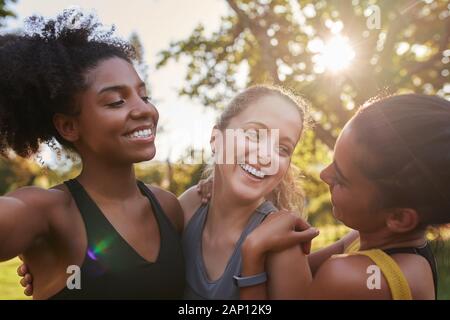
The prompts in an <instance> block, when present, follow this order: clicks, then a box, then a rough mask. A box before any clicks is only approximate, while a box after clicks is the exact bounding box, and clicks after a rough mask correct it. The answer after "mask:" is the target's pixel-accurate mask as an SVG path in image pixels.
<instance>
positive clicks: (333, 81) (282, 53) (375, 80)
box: [0, 0, 450, 299]
mask: <svg viewBox="0 0 450 320" xmlns="http://www.w3.org/2000/svg"><path fill="white" fill-rule="evenodd" d="M73 5H75V6H79V7H81V8H83V9H86V10H88V11H94V12H95V13H96V14H97V15H98V16H99V19H100V21H102V22H103V23H105V24H110V25H111V24H114V25H116V27H117V32H118V34H119V35H120V36H121V37H123V38H125V39H129V40H130V41H131V42H132V43H133V44H134V45H135V47H136V48H137V49H138V53H139V54H138V62H137V68H138V70H139V72H140V74H141V76H142V77H143V79H144V80H145V81H146V82H147V83H148V87H149V88H150V93H151V96H152V100H153V102H154V104H155V105H156V106H157V107H158V109H159V112H160V128H159V131H158V138H157V139H156V146H157V156H156V158H155V159H154V160H152V161H151V162H148V163H142V164H138V165H136V170H137V174H138V177H139V178H140V179H142V180H144V181H145V182H147V183H152V184H156V185H159V186H162V187H163V188H166V189H167V190H170V191H171V192H173V193H175V194H177V195H179V194H180V193H182V192H183V191H184V190H185V189H186V188H188V187H190V186H191V185H194V184H196V183H197V181H198V180H199V178H200V174H201V171H202V169H203V166H204V164H205V162H206V161H207V160H208V158H209V156H210V150H209V138H210V133H211V129H212V126H213V124H214V121H215V118H216V117H217V115H218V114H219V113H220V110H221V109H222V108H223V107H224V106H225V105H226V103H227V102H228V101H229V100H230V98H231V97H233V95H235V94H236V93H237V92H239V91H240V90H241V89H243V88H245V87H247V86H249V85H252V84H258V83H272V84H278V85H282V86H285V87H287V88H289V89H291V90H292V91H294V92H295V93H297V94H301V95H303V96H304V97H305V98H307V99H308V100H309V101H311V116H312V118H313V120H314V122H315V124H314V127H313V129H310V130H308V131H307V132H306V133H305V135H304V138H303V141H302V142H301V143H300V144H299V145H298V147H297V149H296V152H295V155H294V156H293V162H294V163H295V164H296V165H297V166H298V167H299V168H300V169H301V171H302V173H303V178H302V185H303V187H304V189H305V193H306V195H307V211H308V214H309V220H310V222H311V223H312V224H313V225H315V226H318V227H319V228H320V229H321V235H320V236H319V238H318V239H317V241H315V243H314V247H315V248H316V249H317V248H320V247H322V246H324V245H326V244H329V243H331V242H332V241H335V240H337V239H338V238H339V237H341V236H342V235H343V234H345V232H346V231H347V230H346V228H345V227H344V226H342V225H340V224H338V223H337V222H336V221H335V220H334V219H333V217H332V215H331V204H330V201H329V200H330V199H329V194H328V188H327V187H326V186H325V184H323V183H321V182H320V180H319V176H318V174H319V172H320V170H321V169H322V168H323V167H324V166H325V165H326V164H327V163H328V162H330V160H331V155H332V153H331V152H332V149H333V145H334V142H335V140H336V137H337V135H338V134H339V131H340V129H341V128H342V126H343V125H344V124H345V123H346V121H347V120H348V119H349V118H350V117H351V116H352V115H353V113H354V112H355V111H356V110H357V108H358V106H360V105H361V104H363V103H364V102H365V101H366V100H368V99H369V98H371V97H373V96H375V95H377V94H382V93H406V92H416V93H425V94H437V95H440V96H442V97H444V98H446V99H449V100H450V63H449V62H450V4H449V1H448V0H434V1H433V0H420V1H419V0H396V1H392V0H384V1H383V0H378V1H377V0H328V1H325V0H322V1H320V0H319V1H309V0H185V1H179V0H130V1H128V2H127V3H126V5H125V4H124V2H123V1H113V0H109V1H106V0H90V1H88V0H78V1H76V0H58V1H51V0H0V33H6V32H20V31H21V29H22V28H23V19H24V18H25V17H27V16H30V15H32V14H39V15H44V16H55V15H56V14H57V13H59V12H61V11H62V10H63V9H64V8H67V7H70V6H73ZM0 74H1V71H0ZM55 149H56V151H55ZM79 170H80V163H79V161H78V160H77V159H76V157H73V156H71V155H67V154H65V153H64V152H59V151H58V146H56V147H54V148H53V149H52V148H49V147H48V146H46V145H43V146H42V148H41V152H40V153H39V155H37V156H36V157H35V158H34V159H22V158H19V157H15V156H14V155H12V156H11V158H10V159H5V158H0V195H2V194H4V193H6V192H8V191H11V190H14V189H16V188H18V187H21V186H26V185H38V186H41V187H46V188H47V187H50V186H52V185H54V184H58V183H61V182H62V181H64V180H67V179H68V178H72V177H74V176H76V175H77V174H78V172H79ZM429 237H430V239H432V240H433V239H435V238H438V240H434V241H433V243H434V245H435V247H436V252H437V258H438V264H439V267H440V270H439V272H440V278H441V279H440V288H439V298H440V299H450V256H449V255H450V231H449V228H442V230H438V231H433V232H430V234H429ZM18 264H19V261H18V259H14V260H11V261H8V262H4V263H0V299H25V298H26V297H25V296H24V295H23V293H22V288H21V287H20V286H19V284H18V282H19V278H18V277H17V275H16V268H17V266H18Z"/></svg>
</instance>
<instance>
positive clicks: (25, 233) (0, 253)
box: [0, 187, 51, 261]
mask: <svg viewBox="0 0 450 320" xmlns="http://www.w3.org/2000/svg"><path fill="white" fill-rule="evenodd" d="M50 193H51V192H50V191H48V190H43V189H40V188H35V187H25V188H21V189H19V190H16V191H14V192H12V193H9V194H7V195H6V196H3V197H0V261H5V260H9V259H12V258H14V257H16V256H17V255H19V254H21V253H23V252H25V251H26V250H27V249H28V248H29V247H31V246H32V244H33V243H34V241H36V239H38V238H40V237H42V236H44V235H46V234H48V233H49V231H50V229H51V228H50V212H51V202H50V201H51V196H50Z"/></svg>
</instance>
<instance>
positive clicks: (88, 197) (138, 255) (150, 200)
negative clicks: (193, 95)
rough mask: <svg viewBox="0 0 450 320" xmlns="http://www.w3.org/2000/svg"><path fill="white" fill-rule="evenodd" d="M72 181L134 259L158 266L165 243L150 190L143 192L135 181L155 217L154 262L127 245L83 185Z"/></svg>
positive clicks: (87, 254) (137, 181) (160, 222)
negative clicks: (156, 241)
mask: <svg viewBox="0 0 450 320" xmlns="http://www.w3.org/2000/svg"><path fill="white" fill-rule="evenodd" d="M72 181H74V182H75V184H76V185H77V186H78V187H79V188H80V190H81V191H82V192H84V194H85V195H86V197H87V199H88V200H89V201H90V202H91V204H92V205H93V206H94V209H95V210H96V211H97V213H96V214H98V216H99V217H100V218H101V219H103V220H104V222H105V223H106V224H107V226H108V228H111V229H112V230H114V232H115V233H116V234H117V238H118V239H119V241H121V242H122V243H123V244H124V245H125V246H127V247H128V248H129V249H130V251H131V252H133V254H134V255H135V256H136V257H138V258H139V259H140V260H142V262H144V263H145V264H148V265H155V264H158V263H159V262H160V260H161V253H162V251H163V249H164V248H165V247H164V243H165V241H164V235H163V233H162V231H161V230H162V228H161V225H162V221H161V218H160V216H159V214H158V213H157V207H156V205H154V203H153V201H152V200H153V199H152V198H151V196H150V195H153V194H152V193H151V191H150V190H144V189H143V188H144V187H143V186H142V185H141V184H140V183H139V180H136V183H137V186H138V188H139V191H140V192H141V194H142V195H143V196H144V197H146V198H147V200H148V201H149V202H150V206H151V208H152V210H153V215H154V216H155V220H156V223H157V225H158V232H159V250H158V255H157V256H156V259H155V260H154V261H149V260H147V259H145V258H144V257H143V256H142V255H141V254H140V253H139V252H137V251H136V249H135V248H134V247H133V246H132V245H131V244H130V243H128V241H127V240H126V239H125V238H124V237H123V236H122V234H120V232H119V231H118V230H117V229H116V228H115V227H114V225H113V224H112V223H111V222H110V221H109V219H108V218H107V217H106V216H105V214H104V213H103V211H102V210H101V209H100V207H99V206H98V205H97V203H96V202H95V201H94V200H93V199H92V197H91V196H90V195H89V193H88V192H87V190H86V189H85V188H84V187H83V185H82V184H81V183H80V182H79V181H78V180H77V179H72ZM147 189H148V188H147ZM146 191H148V193H149V194H147V192H146ZM79 210H80V209H79ZM80 211H81V210H80ZM80 213H81V212H80ZM83 220H84V219H83ZM84 224H85V228H86V222H85V221H84ZM86 235H87V236H88V234H87V228H86ZM87 240H88V247H87V248H86V256H89V253H88V250H89V236H88V239H87Z"/></svg>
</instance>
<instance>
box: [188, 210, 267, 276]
mask: <svg viewBox="0 0 450 320" xmlns="http://www.w3.org/2000/svg"><path fill="white" fill-rule="evenodd" d="M266 202H267V201H264V202H263V203H261V204H260V205H259V206H258V208H256V209H255V211H254V212H253V213H252V215H251V216H250V219H249V220H248V223H247V225H246V226H245V228H244V230H242V233H241V235H240V236H239V239H238V240H237V241H236V244H235V245H234V248H233V252H232V254H231V255H230V257H229V258H228V261H227V264H226V265H225V268H224V269H223V272H222V274H221V275H220V277H218V278H217V279H215V280H211V279H210V278H209V276H208V272H207V270H206V264H205V260H204V258H203V231H204V229H205V224H206V217H207V215H208V211H209V202H208V203H207V204H206V206H205V207H204V212H205V213H204V214H203V216H202V217H201V221H200V231H199V232H198V237H199V238H198V239H197V240H198V241H197V246H196V251H197V256H198V257H199V259H197V264H198V267H199V269H200V270H201V273H202V276H203V278H204V279H205V280H206V282H207V283H208V284H217V283H219V282H220V281H221V280H222V279H223V277H224V275H225V274H226V272H227V271H228V270H229V268H230V266H231V262H232V261H233V259H234V258H235V256H236V255H237V254H238V253H239V251H240V250H238V249H240V247H241V245H242V243H243V242H244V239H245V237H246V236H247V235H246V231H247V230H248V228H249V226H250V225H251V223H252V222H253V220H254V219H255V217H256V216H258V214H262V213H263V211H262V210H261V208H262V207H263V205H265V203H266Z"/></svg>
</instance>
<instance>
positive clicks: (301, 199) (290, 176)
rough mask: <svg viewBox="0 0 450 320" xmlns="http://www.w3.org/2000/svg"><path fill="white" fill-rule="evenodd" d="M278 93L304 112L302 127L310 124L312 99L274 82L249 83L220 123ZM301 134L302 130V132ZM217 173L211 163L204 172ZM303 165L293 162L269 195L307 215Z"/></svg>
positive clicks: (222, 125)
mask: <svg viewBox="0 0 450 320" xmlns="http://www.w3.org/2000/svg"><path fill="white" fill-rule="evenodd" d="M272 95H275V96H278V97H281V98H283V99H286V100H287V101H288V102H289V103H291V104H292V105H293V106H294V107H295V108H297V110H298V112H299V113H300V117H301V123H299V125H301V126H302V131H301V133H302V132H303V130H304V129H305V127H306V126H307V125H308V121H307V120H308V117H307V110H308V102H307V101H306V100H305V99H303V98H302V97H300V96H297V95H295V94H293V93H292V92H290V91H288V90H287V89H285V88H282V87H278V86H272V85H257V86H252V87H249V88H248V89H246V90H244V91H243V92H241V93H239V94H238V95H237V96H236V97H234V99H232V100H231V102H230V103H229V104H228V105H227V107H226V108H225V109H224V111H223V112H222V114H221V115H220V116H219V118H218V120H217V122H216V126H217V128H218V129H219V130H225V129H226V128H227V127H228V125H229V123H230V121H231V119H232V118H234V117H235V116H237V115H238V114H240V113H241V112H242V111H244V110H245V109H246V108H247V107H248V106H249V105H251V104H252V103H255V102H257V101H258V100H259V99H261V98H263V97H267V96H272ZM300 136H301V134H300ZM213 176H214V165H213V164H211V165H208V166H206V167H205V169H204V170H203V173H202V178H204V179H208V178H210V177H213ZM301 177H302V176H301V172H300V169H299V168H298V167H297V166H295V165H294V164H293V163H292V162H291V163H290V165H289V168H288V170H287V172H286V174H285V175H284V177H283V179H282V180H281V182H280V183H279V184H278V186H277V187H276V188H275V189H274V190H273V191H272V192H271V193H270V194H269V195H268V196H267V197H266V199H267V200H270V201H272V203H273V204H274V205H275V206H276V207H277V208H278V209H279V210H288V211H293V212H295V213H297V214H298V215H300V216H302V217H304V218H306V213H305V210H304V204H305V196H304V192H303V189H302V188H301V186H300V179H301Z"/></svg>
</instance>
